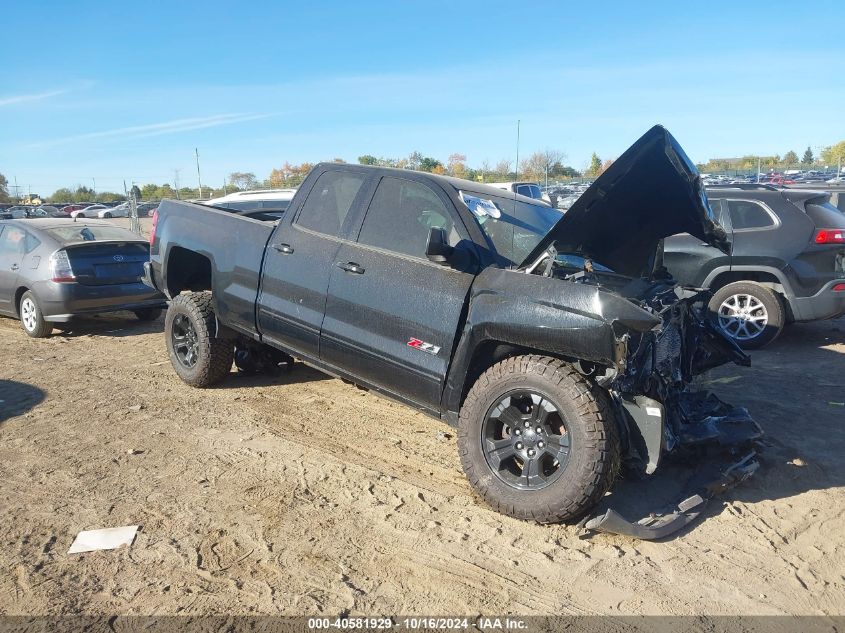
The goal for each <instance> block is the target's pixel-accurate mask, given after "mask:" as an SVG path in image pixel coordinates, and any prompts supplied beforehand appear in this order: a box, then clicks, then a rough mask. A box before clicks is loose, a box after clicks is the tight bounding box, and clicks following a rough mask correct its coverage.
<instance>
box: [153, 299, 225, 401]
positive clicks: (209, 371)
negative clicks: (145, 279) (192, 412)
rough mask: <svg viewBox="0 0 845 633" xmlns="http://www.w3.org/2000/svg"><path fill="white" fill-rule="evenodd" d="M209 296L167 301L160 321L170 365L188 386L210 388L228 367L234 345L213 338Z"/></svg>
mask: <svg viewBox="0 0 845 633" xmlns="http://www.w3.org/2000/svg"><path fill="white" fill-rule="evenodd" d="M215 330H216V323H215V318H214V310H213V309H212V303H211V293H210V292H208V291H204V292H189V293H185V294H180V295H179V296H178V297H176V298H175V299H173V301H171V302H170V307H168V309H167V315H166V316H165V319H164V338H165V340H166V342H167V352H168V355H169V356H170V364H171V365H173V369H174V370H175V371H176V373H177V374H178V375H179V377H180V378H181V379H182V380H183V381H185V382H186V383H188V384H189V385H191V386H192V387H210V386H211V385H214V384H216V383H218V382H220V381H221V380H223V378H225V377H226V375H227V374H228V373H229V370H230V369H231V368H232V357H233V355H234V349H235V346H234V342H233V341H232V340H230V339H222V338H216V337H215V336H213V334H212V333H213V332H214V331H215Z"/></svg>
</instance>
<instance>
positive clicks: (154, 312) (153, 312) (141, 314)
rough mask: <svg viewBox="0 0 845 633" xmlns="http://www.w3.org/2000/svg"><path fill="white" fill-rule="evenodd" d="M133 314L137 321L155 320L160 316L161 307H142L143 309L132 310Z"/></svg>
mask: <svg viewBox="0 0 845 633" xmlns="http://www.w3.org/2000/svg"><path fill="white" fill-rule="evenodd" d="M134 312H135V316H136V317H138V320H139V321H155V320H156V319H158V318H159V317H160V316H161V313H162V309H161V308H144V309H143V310H134Z"/></svg>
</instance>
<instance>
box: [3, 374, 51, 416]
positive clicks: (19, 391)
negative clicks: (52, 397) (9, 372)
mask: <svg viewBox="0 0 845 633" xmlns="http://www.w3.org/2000/svg"><path fill="white" fill-rule="evenodd" d="M45 396H46V394H45V393H44V392H43V391H42V390H41V389H39V388H38V387H34V386H33V385H29V384H26V383H23V382H17V381H15V380H0V424H2V423H3V422H5V421H6V420H8V419H9V418H13V417H15V416H18V415H22V414H24V413H26V412H27V411H29V410H31V409H33V408H34V407H36V406H37V405H39V404H40V403H41V402H43V401H44V397H45Z"/></svg>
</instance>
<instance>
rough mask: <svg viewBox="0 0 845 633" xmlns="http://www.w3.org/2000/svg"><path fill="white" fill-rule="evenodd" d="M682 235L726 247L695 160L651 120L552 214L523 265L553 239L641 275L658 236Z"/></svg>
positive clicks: (562, 247)
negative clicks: (563, 209)
mask: <svg viewBox="0 0 845 633" xmlns="http://www.w3.org/2000/svg"><path fill="white" fill-rule="evenodd" d="M676 233H689V234H691V235H694V236H695V237H697V238H698V239H700V240H701V241H703V242H707V243H708V244H710V245H711V246H715V247H716V248H719V249H720V250H722V251H724V252H725V253H727V252H728V251H729V248H730V245H729V243H728V240H727V236H726V234H725V231H724V229H723V228H722V227H721V226H720V225H719V224H718V222H717V221H716V218H715V217H714V215H713V211H712V210H711V209H710V205H709V204H708V202H707V197H706V195H705V194H704V189H703V188H702V185H701V179H700V176H699V173H698V170H697V169H696V168H695V165H693V164H692V162H691V161H690V159H689V158H688V157H687V155H686V154H685V153H684V150H683V149H681V146H680V145H678V142H677V141H676V140H675V138H674V137H673V136H672V135H671V134H669V132H668V131H667V130H666V129H665V128H664V127H663V126H660V125H655V126H654V127H653V128H651V129H650V130H649V131H648V132H646V133H645V134H643V136H642V137H641V138H640V139H639V140H637V142H636V143H634V144H633V145H631V147H629V148H628V150H627V151H626V152H625V153H624V154H622V156H620V157H619V158H618V159H617V160H616V161H615V162H614V163H613V164H612V165H611V166H610V167H609V168H608V169H607V171H605V172H604V173H603V174H602V175H601V176H599V177H598V178H597V179H596V181H595V182H594V183H593V184H592V185H591V186H590V188H589V189H587V191H585V192H584V193H583V195H582V196H581V197H580V198H578V200H577V201H576V202H575V204H573V205H572V207H571V208H570V209H569V211H567V212H566V214H565V215H564V216H563V217H562V218H561V219H560V220H558V222H557V223H556V224H555V225H554V226H553V227H552V229H551V230H550V231H549V232H548V234H546V236H545V237H544V238H543V239H542V240H541V241H540V243H539V244H538V245H537V247H536V248H535V249H534V250H533V251H532V252H531V254H530V255H529V256H528V257H527V258H526V259H525V261H524V262H523V263H522V266H528V265H530V264H532V263H533V262H534V261H535V260H536V259H537V258H538V257H539V256H540V255H541V254H542V253H543V251H545V250H546V249H548V248H549V246H550V245H551V244H552V243H554V244H555V249H556V250H557V252H558V253H571V254H579V255H582V256H584V257H589V258H590V259H593V260H595V261H596V262H597V263H600V264H603V265H605V266H608V267H609V268H611V269H612V270H613V271H615V272H617V273H621V274H623V275H628V276H630V277H639V276H642V275H648V274H649V272H650V271H651V267H652V266H653V263H654V261H655V259H654V258H655V255H656V253H657V248H658V246H659V244H660V240H662V239H663V238H664V237H668V236H670V235H675V234H676Z"/></svg>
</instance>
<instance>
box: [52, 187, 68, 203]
mask: <svg viewBox="0 0 845 633" xmlns="http://www.w3.org/2000/svg"><path fill="white" fill-rule="evenodd" d="M47 200H48V201H49V202H73V191H71V190H70V189H68V188H67V187H62V188H61V189H56V190H55V191H54V192H53V195H52V196H50V197H49V198H47Z"/></svg>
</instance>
